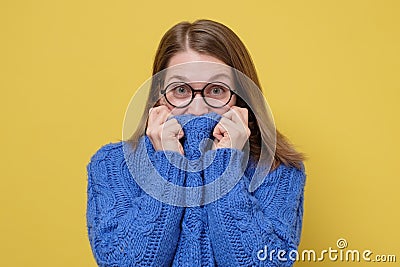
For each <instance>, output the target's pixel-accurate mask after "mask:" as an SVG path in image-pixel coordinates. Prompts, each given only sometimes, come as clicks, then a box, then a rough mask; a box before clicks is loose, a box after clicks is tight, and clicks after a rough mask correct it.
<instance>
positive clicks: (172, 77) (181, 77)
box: [167, 75, 189, 83]
mask: <svg viewBox="0 0 400 267" xmlns="http://www.w3.org/2000/svg"><path fill="white" fill-rule="evenodd" d="M172 79H177V80H179V81H183V82H188V81H189V79H188V78H186V77H185V76H181V75H172V76H171V77H169V78H168V80H167V83H168V82H169V81H171V80H172Z"/></svg>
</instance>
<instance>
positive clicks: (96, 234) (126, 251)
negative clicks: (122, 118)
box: [86, 144, 184, 266]
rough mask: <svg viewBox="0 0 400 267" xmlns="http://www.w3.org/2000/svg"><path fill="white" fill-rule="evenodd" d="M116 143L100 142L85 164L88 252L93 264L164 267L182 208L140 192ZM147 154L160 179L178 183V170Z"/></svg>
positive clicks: (162, 157) (160, 155) (174, 242)
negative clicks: (91, 256) (86, 177)
mask: <svg viewBox="0 0 400 267" xmlns="http://www.w3.org/2000/svg"><path fill="white" fill-rule="evenodd" d="M121 146H122V145H121V144H108V145H106V146H103V147H102V148H101V149H99V150H98V151H97V152H96V153H95V155H94V156H93V157H92V159H91V161H90V163H89V164H88V165H87V172H88V187H87V213H86V218H87V228H88V236H89V241H90V245H91V248H92V252H93V255H94V257H95V260H96V262H97V264H98V265H99V266H168V265H169V264H170V263H171V262H172V260H173V256H174V253H175V250H176V247H177V243H178V238H179V232H180V220H181V217H182V213H183V208H181V207H175V206H171V205H168V204H164V203H162V202H160V201H158V200H156V199H154V198H153V197H151V196H150V195H148V194H146V193H145V192H144V191H143V190H142V189H141V188H140V187H139V186H138V185H137V184H136V182H135V181H134V179H133V178H132V176H131V174H130V172H129V170H128V168H127V167H126V162H125V159H124V156H123V153H122V152H121V151H122V148H121ZM153 156H154V158H153V160H154V162H157V163H158V164H156V166H155V167H156V169H157V171H158V172H159V174H160V175H161V176H162V177H165V179H166V180H168V181H170V182H172V183H175V184H177V185H183V182H184V173H183V172H182V171H181V170H183V169H184V168H177V167H175V166H173V165H172V164H170V163H169V161H168V159H167V158H166V155H165V153H162V152H156V153H154V155H153ZM172 157H176V158H177V157H179V155H178V154H177V153H176V154H174V155H172ZM169 158H171V156H170V157H169Z"/></svg>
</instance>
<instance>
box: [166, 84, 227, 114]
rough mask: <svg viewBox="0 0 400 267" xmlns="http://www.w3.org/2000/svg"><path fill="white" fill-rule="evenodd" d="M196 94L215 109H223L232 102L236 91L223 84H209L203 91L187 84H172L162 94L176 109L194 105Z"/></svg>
mask: <svg viewBox="0 0 400 267" xmlns="http://www.w3.org/2000/svg"><path fill="white" fill-rule="evenodd" d="M196 93H201V96H202V97H203V100H204V102H205V103H206V104H207V105H209V106H210V107H213V108H222V107H224V106H226V105H227V104H228V103H229V101H231V98H232V95H233V94H234V91H233V90H231V89H230V87H229V86H228V85H227V84H225V83H223V82H211V83H207V84H206V85H205V86H204V87H203V88H202V89H201V90H195V89H193V87H192V86H191V85H190V84H188V83H185V82H173V83H170V84H169V85H168V86H167V87H166V88H165V89H164V90H161V94H162V95H164V97H165V99H166V100H167V102H168V103H169V104H170V105H171V106H173V107H176V108H185V107H187V106H189V105H190V103H192V101H193V99H194V97H195V95H196Z"/></svg>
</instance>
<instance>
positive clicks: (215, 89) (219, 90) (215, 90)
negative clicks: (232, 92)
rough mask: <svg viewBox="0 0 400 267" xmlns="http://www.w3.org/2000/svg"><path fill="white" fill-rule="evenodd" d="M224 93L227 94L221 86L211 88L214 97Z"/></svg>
mask: <svg viewBox="0 0 400 267" xmlns="http://www.w3.org/2000/svg"><path fill="white" fill-rule="evenodd" d="M224 92H225V90H224V88H222V87H220V86H214V87H212V88H211V94H212V95H220V94H223V93H224Z"/></svg>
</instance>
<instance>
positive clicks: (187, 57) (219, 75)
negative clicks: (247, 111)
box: [160, 49, 236, 116]
mask: <svg viewBox="0 0 400 267" xmlns="http://www.w3.org/2000/svg"><path fill="white" fill-rule="evenodd" d="M196 61H201V64H199V63H194V62H196ZM204 62H210V64H208V63H204ZM184 63H192V64H188V65H183V66H188V67H187V68H186V67H185V69H183V67H182V65H181V66H177V65H180V64H184ZM213 63H214V64H213ZM215 63H218V64H215ZM220 64H223V65H220ZM173 66H176V67H175V68H170V67H173ZM167 67H168V68H169V69H171V71H169V69H168V70H167V77H166V82H165V83H166V86H167V85H168V84H171V83H178V82H186V83H189V84H190V85H191V86H192V88H193V89H195V90H200V89H202V88H203V87H204V86H205V85H206V84H207V83H209V82H216V83H218V82H221V83H225V84H228V85H229V84H230V80H232V79H231V77H230V76H231V74H230V72H229V71H227V70H229V69H230V67H229V66H227V65H226V64H225V63H224V62H222V61H221V60H219V59H218V58H215V57H213V56H210V55H206V54H200V53H197V52H196V51H193V50H190V49H189V50H187V51H184V52H179V53H177V54H175V55H174V56H173V57H171V59H170V61H169V63H168V66H167ZM188 69H189V70H188ZM179 70H183V71H182V72H180V71H179ZM203 70H204V71H203ZM174 73H175V74H176V73H178V74H179V75H173V74H174ZM223 74H226V75H223ZM177 76H178V77H179V78H177ZM198 77H201V78H198ZM210 102H211V101H210ZM235 103H236V95H235V94H233V95H232V98H231V99H230V101H229V102H228V104H227V105H225V106H223V107H221V108H215V107H211V106H209V105H208V104H207V103H205V102H204V100H203V97H202V96H201V94H200V93H196V94H195V96H194V98H193V100H192V102H191V103H190V104H189V105H188V106H187V107H184V108H175V107H174V106H172V105H171V104H170V103H168V102H167V101H166V99H165V97H164V96H163V97H161V99H160V104H162V105H165V106H167V107H168V109H169V110H170V111H171V113H172V114H174V115H181V114H193V115H197V116H199V115H203V114H206V113H210V112H215V113H218V114H220V115H222V114H223V113H225V112H227V111H228V110H229V109H230V107H232V106H234V105H235Z"/></svg>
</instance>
